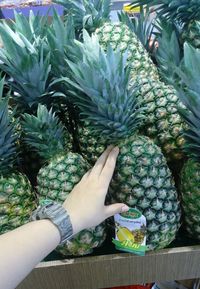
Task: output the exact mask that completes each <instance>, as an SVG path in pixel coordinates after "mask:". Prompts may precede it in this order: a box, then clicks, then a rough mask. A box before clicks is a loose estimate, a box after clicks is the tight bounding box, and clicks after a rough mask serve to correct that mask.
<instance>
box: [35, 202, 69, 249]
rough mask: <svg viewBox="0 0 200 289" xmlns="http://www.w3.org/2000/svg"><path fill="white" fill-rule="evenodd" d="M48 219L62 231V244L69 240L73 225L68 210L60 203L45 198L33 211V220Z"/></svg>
mask: <svg viewBox="0 0 200 289" xmlns="http://www.w3.org/2000/svg"><path fill="white" fill-rule="evenodd" d="M43 219H45V220H46V219H47V220H49V221H50V222H52V224H53V225H54V226H55V227H57V229H58V231H59V233H60V245H62V244H64V243H66V242H67V240H68V239H70V238H71V237H72V235H73V227H72V224H71V220H70V217H69V214H68V212H67V210H66V209H65V208H64V207H63V206H62V205H61V204H59V203H57V202H53V201H51V200H48V199H46V200H44V201H42V202H41V205H40V206H39V207H38V208H37V209H36V210H35V211H34V212H33V213H32V216H31V221H37V220H43Z"/></svg>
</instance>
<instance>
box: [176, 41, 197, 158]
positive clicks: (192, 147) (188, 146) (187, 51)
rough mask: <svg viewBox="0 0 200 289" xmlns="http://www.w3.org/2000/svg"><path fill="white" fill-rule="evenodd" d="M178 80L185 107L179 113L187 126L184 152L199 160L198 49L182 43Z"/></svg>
mask: <svg viewBox="0 0 200 289" xmlns="http://www.w3.org/2000/svg"><path fill="white" fill-rule="evenodd" d="M176 71H177V74H178V76H179V78H180V81H179V83H178V86H177V91H178V94H179V96H180V99H181V100H182V102H183V104H184V105H185V107H186V109H185V108H182V109H180V113H181V115H182V117H183V119H184V120H185V122H186V123H187V125H188V127H187V129H186V130H185V132H184V137H185V140H186V143H185V146H184V149H185V151H186V153H187V154H188V155H189V156H190V157H192V158H194V159H196V160H197V161H200V82H199V77H200V50H199V49H195V48H193V47H192V46H190V45H189V44H187V43H185V44H184V59H183V62H182V64H181V66H180V67H179V68H177V69H176Z"/></svg>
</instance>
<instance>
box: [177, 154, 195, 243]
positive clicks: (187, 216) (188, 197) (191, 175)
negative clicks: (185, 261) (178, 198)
mask: <svg viewBox="0 0 200 289" xmlns="http://www.w3.org/2000/svg"><path fill="white" fill-rule="evenodd" d="M181 193H182V207H183V213H184V227H185V229H186V230H187V232H188V234H189V236H190V237H192V238H195V239H198V240H200V164H199V163H197V162H195V161H194V160H192V159H189V160H188V161H187V162H186V163H185V165H184V166H183V169H182V172H181Z"/></svg>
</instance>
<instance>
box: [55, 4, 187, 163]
mask: <svg viewBox="0 0 200 289" xmlns="http://www.w3.org/2000/svg"><path fill="white" fill-rule="evenodd" d="M107 2H110V1H108V0H105V1H91V0H86V1H83V2H82V5H80V3H77V1H75V0H70V1H69V0H59V3H60V4H62V5H64V7H66V8H69V7H70V8H71V10H69V11H72V15H74V19H75V20H74V22H75V27H76V23H77V19H79V21H78V23H79V26H78V27H79V30H80V23H82V27H85V28H86V29H87V31H89V32H93V31H94V27H96V28H97V29H96V30H95V34H97V35H98V38H99V41H100V44H101V45H102V47H103V48H104V49H105V50H107V48H108V46H109V45H111V46H112V48H113V49H114V50H115V49H119V50H120V51H121V53H124V52H125V51H127V50H128V52H127V53H128V62H129V65H130V67H131V78H132V81H133V82H134V83H135V82H136V81H137V82H138V84H139V85H140V86H141V89H140V90H139V92H140V94H141V95H140V96H141V100H142V104H141V105H142V106H144V107H146V115H147V118H146V124H145V126H147V127H148V128H149V129H144V131H143V133H144V134H146V135H147V136H149V137H150V138H152V139H153V140H154V141H155V142H156V143H157V144H158V145H159V146H161V148H162V150H163V152H164V154H165V156H166V157H167V159H168V160H169V161H174V160H177V159H182V158H183V153H182V151H181V144H182V142H183V140H181V131H182V127H183V121H182V120H181V119H180V116H179V114H178V111H177V106H178V105H179V100H178V97H177V96H176V94H175V91H174V89H173V88H172V87H169V86H165V85H164V84H163V83H161V82H159V80H158V73H157V69H156V68H155V66H154V64H153V62H152V61H151V59H150V57H149V55H148V53H147V52H146V49H145V48H144V47H143V45H142V44H141V43H140V41H139V40H138V38H137V36H136V35H135V33H134V32H133V31H131V29H129V27H128V26H127V25H126V24H123V23H112V22H111V21H109V18H108V19H107V21H105V18H106V17H104V21H103V20H102V21H101V22H100V21H99V17H100V16H101V14H104V13H103V12H102V11H104V12H105V6H104V4H105V3H107ZM89 3H90V5H91V7H93V8H94V9H90V10H89V9H87V7H88V5H89ZM95 3H96V4H95ZM97 3H98V5H99V6H98V7H99V11H100V12H99V13H98V12H97V11H98V10H97V9H96V10H95V5H97ZM107 7H109V5H107ZM80 10H81V11H80ZM83 10H84V11H85V12H84V13H85V14H84V13H83ZM94 11H96V13H92V12H94ZM83 14H84V15H85V16H84V17H83ZM81 17H82V22H81ZM90 18H92V21H91V22H88V23H87V25H85V26H84V25H83V22H84V19H90ZM96 18H97V21H96ZM89 24H90V25H91V27H92V28H90V25H89ZM77 46H79V44H78V43H77V42H76V45H75V46H72V48H71V49H69V50H68V54H67V56H68V58H69V59H71V58H72V57H74V54H75V55H76V57H75V58H76V59H77V60H78V59H80V58H81V57H82V52H81V51H80V50H79V49H78V48H77ZM91 49H92V50H94V49H93V48H92V47H91ZM76 50H77V52H76ZM147 79H148V81H146V80H147ZM157 90H158V92H157ZM166 107H170V108H172V109H171V110H168V111H166ZM164 110H165V112H164V113H163V111H164ZM155 128H156V130H157V131H156V133H155ZM79 131H80V130H79ZM152 132H153V133H152ZM163 133H164V136H163ZM81 134H82V132H81ZM83 146H85V144H84V143H83V145H82V147H83Z"/></svg>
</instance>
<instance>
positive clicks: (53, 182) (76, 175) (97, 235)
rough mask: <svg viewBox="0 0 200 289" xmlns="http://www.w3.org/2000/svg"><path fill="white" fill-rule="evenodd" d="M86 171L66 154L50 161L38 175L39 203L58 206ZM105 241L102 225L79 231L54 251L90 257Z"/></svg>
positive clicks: (84, 165)
mask: <svg viewBox="0 0 200 289" xmlns="http://www.w3.org/2000/svg"><path fill="white" fill-rule="evenodd" d="M89 168H90V167H89V165H88V163H87V162H86V161H85V160H84V159H83V157H82V156H80V155H79V154H74V153H68V154H67V155H60V156H57V157H56V158H54V159H52V160H51V161H50V163H49V164H48V165H47V166H44V167H42V168H41V169H40V171H39V174H38V178H37V181H38V186H37V189H38V192H39V194H40V195H39V200H44V199H50V200H52V201H56V202H58V203H61V204H62V203H63V202H64V201H65V199H66V197H67V195H68V194H69V193H70V192H71V191H72V189H73V188H74V186H75V185H76V184H77V183H78V182H79V181H80V180H81V178H82V177H83V175H84V174H85V173H86V172H87V171H88V170H89ZM77 202H78V200H77ZM105 238H106V231H105V223H102V224H100V225H98V226H96V227H93V228H90V229H87V230H83V231H81V232H80V233H78V234H77V235H76V236H74V238H72V239H71V240H70V241H68V242H67V243H66V244H64V245H62V246H58V247H57V249H56V250H57V251H58V252H60V253H61V254H62V255H64V256H68V255H74V256H76V255H77V256H80V255H86V254H89V253H91V252H92V251H93V248H95V247H98V246H100V245H101V244H102V243H103V242H104V240H105Z"/></svg>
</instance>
